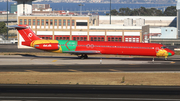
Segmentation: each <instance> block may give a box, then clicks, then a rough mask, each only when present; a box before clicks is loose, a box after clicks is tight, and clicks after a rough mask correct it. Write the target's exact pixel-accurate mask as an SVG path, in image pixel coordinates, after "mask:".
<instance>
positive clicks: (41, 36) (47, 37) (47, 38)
mask: <svg viewBox="0 0 180 101" xmlns="http://www.w3.org/2000/svg"><path fill="white" fill-rule="evenodd" d="M38 37H40V38H42V39H46V40H52V35H38Z"/></svg>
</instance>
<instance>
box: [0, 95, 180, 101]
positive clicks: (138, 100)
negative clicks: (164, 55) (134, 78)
mask: <svg viewBox="0 0 180 101" xmlns="http://www.w3.org/2000/svg"><path fill="white" fill-rule="evenodd" d="M0 99H13V100H14V99H51V100H52V99H59V100H60V99H67V100H70V99H73V100H128V101H180V99H163V98H91V97H89V98H88V97H87V98H86V97H4V96H0ZM0 101H3V100H0Z"/></svg>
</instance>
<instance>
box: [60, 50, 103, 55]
mask: <svg viewBox="0 0 180 101" xmlns="http://www.w3.org/2000/svg"><path fill="white" fill-rule="evenodd" d="M63 52H64V53H69V54H75V55H80V54H101V52H100V51H63Z"/></svg>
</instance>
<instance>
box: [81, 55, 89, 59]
mask: <svg viewBox="0 0 180 101" xmlns="http://www.w3.org/2000/svg"><path fill="white" fill-rule="evenodd" d="M80 58H81V59H87V58H88V56H87V55H86V54H82V55H81V56H80Z"/></svg>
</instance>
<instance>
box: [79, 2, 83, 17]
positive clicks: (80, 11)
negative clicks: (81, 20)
mask: <svg viewBox="0 0 180 101" xmlns="http://www.w3.org/2000/svg"><path fill="white" fill-rule="evenodd" d="M79 6H80V15H82V12H81V10H82V6H84V5H83V4H82V3H80V4H79Z"/></svg>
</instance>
